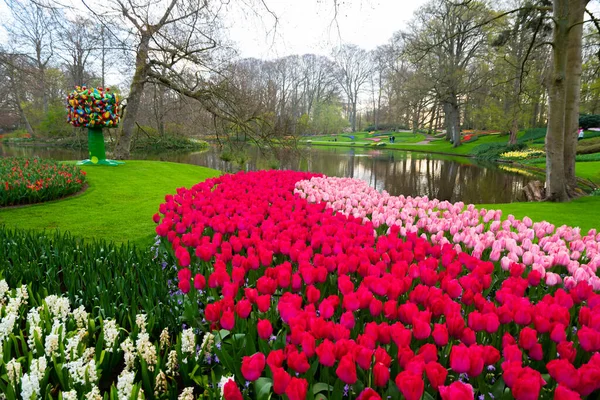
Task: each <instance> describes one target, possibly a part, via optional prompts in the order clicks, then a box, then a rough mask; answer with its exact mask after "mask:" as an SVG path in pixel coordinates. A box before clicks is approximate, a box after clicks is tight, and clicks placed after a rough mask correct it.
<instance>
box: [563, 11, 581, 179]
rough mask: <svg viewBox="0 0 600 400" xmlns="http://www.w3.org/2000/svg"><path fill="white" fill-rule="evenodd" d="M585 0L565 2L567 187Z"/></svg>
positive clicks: (572, 170) (570, 174)
mask: <svg viewBox="0 0 600 400" xmlns="http://www.w3.org/2000/svg"><path fill="white" fill-rule="evenodd" d="M586 3H587V0H571V1H570V2H569V34H568V51H567V67H566V74H567V79H566V82H565V85H566V105H565V130H564V137H565V153H564V165H565V178H566V183H567V187H568V188H569V189H571V190H573V189H575V188H576V187H577V178H576V176H575V155H576V152H577V131H578V128H579V101H580V93H581V92H580V91H581V62H582V60H581V59H582V56H581V42H582V36H583V14H584V12H585V5H586Z"/></svg>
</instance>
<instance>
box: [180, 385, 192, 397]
mask: <svg viewBox="0 0 600 400" xmlns="http://www.w3.org/2000/svg"><path fill="white" fill-rule="evenodd" d="M178 400H194V388H191V387H187V388H185V389H183V392H181V394H180V395H179V397H178Z"/></svg>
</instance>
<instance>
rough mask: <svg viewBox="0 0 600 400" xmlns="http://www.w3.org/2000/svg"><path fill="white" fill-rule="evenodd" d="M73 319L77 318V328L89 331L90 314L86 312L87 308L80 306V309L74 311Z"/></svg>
mask: <svg viewBox="0 0 600 400" xmlns="http://www.w3.org/2000/svg"><path fill="white" fill-rule="evenodd" d="M73 318H75V322H76V323H77V328H79V329H87V325H88V313H87V312H86V311H85V308H84V307H83V306H79V307H78V308H76V309H75V310H73Z"/></svg>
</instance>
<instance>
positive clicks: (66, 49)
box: [57, 18, 98, 86]
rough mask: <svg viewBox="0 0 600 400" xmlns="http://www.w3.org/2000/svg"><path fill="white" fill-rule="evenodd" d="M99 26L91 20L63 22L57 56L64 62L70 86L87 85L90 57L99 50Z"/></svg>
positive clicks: (78, 19) (59, 34)
mask: <svg viewBox="0 0 600 400" xmlns="http://www.w3.org/2000/svg"><path fill="white" fill-rule="evenodd" d="M97 28H98V26H96V24H94V23H93V22H92V21H91V20H90V19H87V18H77V19H75V20H68V19H67V20H63V23H62V25H61V26H60V28H59V29H58V39H59V43H58V48H59V50H60V51H59V52H57V55H58V56H59V57H60V58H61V59H62V60H63V62H64V64H65V67H66V69H67V71H68V74H69V81H70V82H69V83H70V86H81V85H84V84H85V83H86V78H87V76H86V72H87V71H86V68H87V67H88V60H89V58H90V55H92V53H93V52H94V50H96V49H97V48H98V45H97V43H98V33H97V31H98V29H97Z"/></svg>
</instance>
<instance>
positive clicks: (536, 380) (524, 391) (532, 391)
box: [512, 367, 545, 400]
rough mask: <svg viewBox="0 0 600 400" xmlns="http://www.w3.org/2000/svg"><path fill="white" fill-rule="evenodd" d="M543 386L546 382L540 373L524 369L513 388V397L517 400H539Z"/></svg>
mask: <svg viewBox="0 0 600 400" xmlns="http://www.w3.org/2000/svg"><path fill="white" fill-rule="evenodd" d="M543 384H545V382H544V380H543V379H542V377H541V375H540V373H539V372H537V371H534V370H532V369H531V368H529V367H527V368H523V370H522V372H521V374H520V375H519V377H518V378H517V380H516V381H515V383H514V385H513V387H512V395H513V397H514V398H515V400H537V399H538V398H539V395H540V390H541V389H542V385H543Z"/></svg>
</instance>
